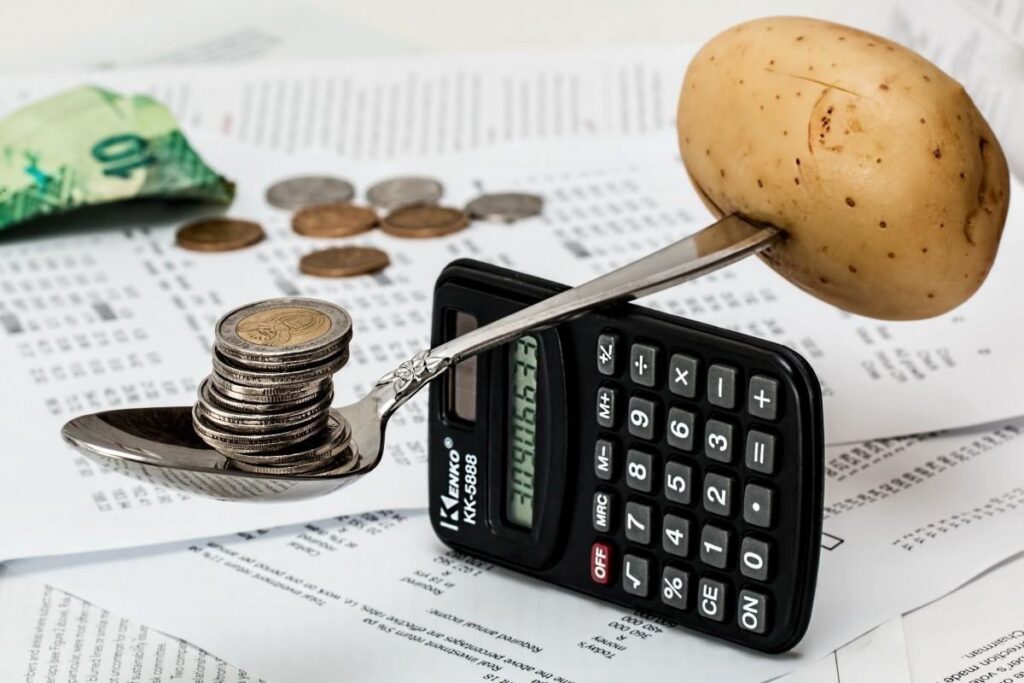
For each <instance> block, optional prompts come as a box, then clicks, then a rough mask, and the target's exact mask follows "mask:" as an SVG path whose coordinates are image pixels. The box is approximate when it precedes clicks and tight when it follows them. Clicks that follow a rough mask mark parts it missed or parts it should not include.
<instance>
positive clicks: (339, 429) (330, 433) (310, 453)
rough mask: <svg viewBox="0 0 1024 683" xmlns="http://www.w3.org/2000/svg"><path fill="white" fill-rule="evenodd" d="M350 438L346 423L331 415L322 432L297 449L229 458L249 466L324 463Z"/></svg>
mask: <svg viewBox="0 0 1024 683" xmlns="http://www.w3.org/2000/svg"><path fill="white" fill-rule="evenodd" d="M350 436H352V430H351V428H350V427H349V424H348V422H346V421H345V420H343V419H340V418H339V417H338V416H337V415H336V414H333V413H332V414H331V416H330V418H329V419H328V421H327V426H326V427H325V428H324V429H323V431H320V432H317V433H316V434H315V435H313V436H312V437H310V439H309V440H308V441H306V442H305V443H303V444H301V445H299V446H298V447H293V448H284V449H281V450H278V451H270V452H267V453H256V454H251V453H231V454H230V457H231V459H232V460H234V461H236V462H243V463H247V464H250V465H286V464H288V463H290V462H308V461H310V460H313V461H318V462H325V461H329V460H331V459H332V457H333V454H334V453H335V452H336V451H337V450H338V449H339V448H342V447H343V446H344V445H345V444H347V443H348V439H349V437H350Z"/></svg>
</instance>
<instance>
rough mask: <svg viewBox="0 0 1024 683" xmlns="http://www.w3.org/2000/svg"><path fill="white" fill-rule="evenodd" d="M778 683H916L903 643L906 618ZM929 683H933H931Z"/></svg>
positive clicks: (893, 621) (893, 620)
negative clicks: (880, 682) (882, 682)
mask: <svg viewBox="0 0 1024 683" xmlns="http://www.w3.org/2000/svg"><path fill="white" fill-rule="evenodd" d="M777 681H778V683H877V682H878V681H885V683H913V681H914V679H913V678H911V673H910V662H909V661H907V649H906V643H905V642H904V640H903V618H902V617H894V618H892V619H890V620H889V621H886V622H884V623H883V624H881V625H879V626H876V627H875V628H873V629H871V630H870V631H868V632H867V633H865V634H864V635H862V636H861V637H859V638H857V639H856V640H854V641H853V642H851V643H847V644H846V645H844V646H843V647H841V648H840V649H838V650H836V651H835V652H833V653H831V654H830V655H828V656H826V657H822V658H821V659H819V660H818V661H816V662H812V663H811V664H808V665H807V666H805V667H803V668H801V669H797V670H796V671H794V672H793V673H791V674H787V675H786V676H783V677H782V678H779V679H777ZM929 683H930V682H929Z"/></svg>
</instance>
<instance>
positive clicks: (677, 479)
mask: <svg viewBox="0 0 1024 683" xmlns="http://www.w3.org/2000/svg"><path fill="white" fill-rule="evenodd" d="M692 481H693V468H692V467H690V466H689V465H684V464H683V463H681V462H675V461H674V460H670V461H668V462H667V463H665V497H666V498H668V499H669V500H670V501H672V502H673V503H679V504H680V505H689V504H690V499H691V498H692V496H691V494H690V490H691V488H692Z"/></svg>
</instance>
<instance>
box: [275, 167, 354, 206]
mask: <svg viewBox="0 0 1024 683" xmlns="http://www.w3.org/2000/svg"><path fill="white" fill-rule="evenodd" d="M355 196H356V189H355V187H353V186H352V183H350V182H349V181H347V180H345V179H343V178H335V177H333V176H326V175H307V176H298V177H296V178H288V179H286V180H282V181H280V182H277V183H274V184H273V185H271V186H270V187H268V188H267V194H266V197H267V203H268V204H270V205H271V206H276V207H277V208H279V209H285V210H286V211H295V210H297V209H302V208H305V207H307V206H313V205H314V204H327V203H330V202H350V201H352V199H353V198H354V197H355Z"/></svg>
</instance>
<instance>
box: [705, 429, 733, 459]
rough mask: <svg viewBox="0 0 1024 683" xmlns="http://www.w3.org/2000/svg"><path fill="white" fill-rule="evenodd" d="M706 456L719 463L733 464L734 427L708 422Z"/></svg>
mask: <svg viewBox="0 0 1024 683" xmlns="http://www.w3.org/2000/svg"><path fill="white" fill-rule="evenodd" d="M704 455H706V456H708V457H709V458H711V459H712V460H717V461H719V462H732V425H731V424H729V423H728V422H722V421H721V420H708V422H707V424H706V425H705V426H704Z"/></svg>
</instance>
